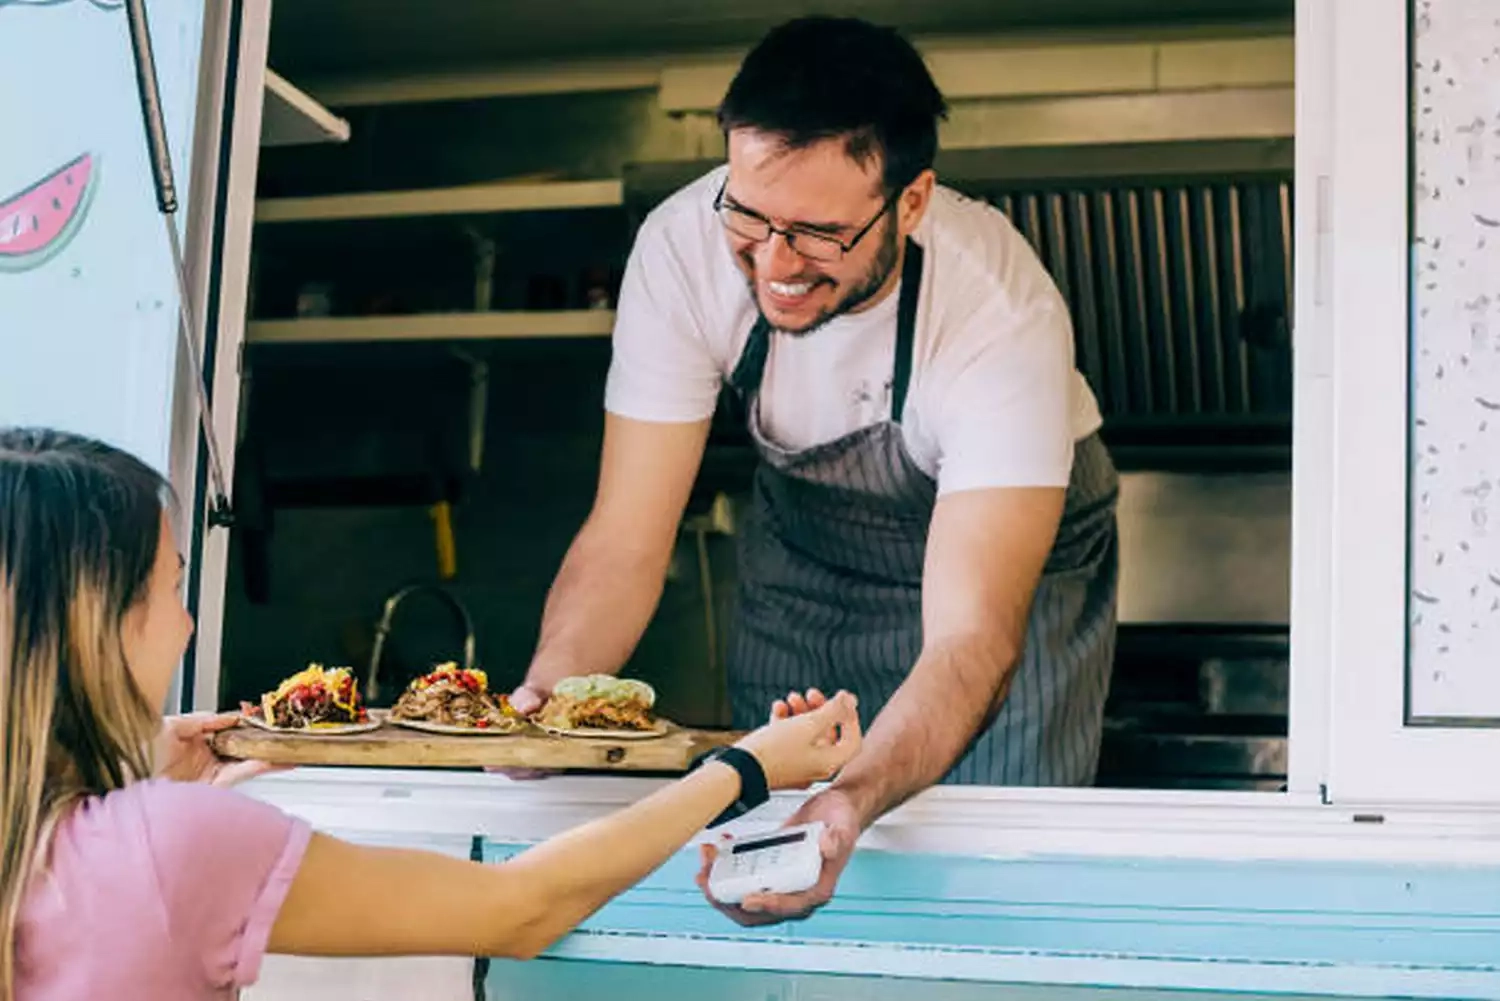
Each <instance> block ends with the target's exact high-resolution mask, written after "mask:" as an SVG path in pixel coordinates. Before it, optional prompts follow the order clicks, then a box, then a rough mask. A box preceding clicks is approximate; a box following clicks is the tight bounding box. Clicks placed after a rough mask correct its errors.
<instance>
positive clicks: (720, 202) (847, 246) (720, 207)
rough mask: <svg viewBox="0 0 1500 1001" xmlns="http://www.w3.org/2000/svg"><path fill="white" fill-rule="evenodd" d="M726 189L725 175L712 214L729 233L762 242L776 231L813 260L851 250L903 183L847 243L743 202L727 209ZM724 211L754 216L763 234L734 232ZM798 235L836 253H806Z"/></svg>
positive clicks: (886, 209) (888, 207)
mask: <svg viewBox="0 0 1500 1001" xmlns="http://www.w3.org/2000/svg"><path fill="white" fill-rule="evenodd" d="M728 188H729V180H728V178H725V180H724V183H722V184H720V185H719V193H718V194H716V195H714V214H715V215H717V216H718V217H719V221H720V222H721V223H722V224H723V226H724V228H725V229H727V230H729V232H731V233H733V234H734V235H735V236H737V237H739V238H740V239H742V240H750V241H752V242H754V243H763V242H765V241H766V240H769V239H770V238H771V237H772V235H774V234H776V233H780V234H781V235H782V236H783V237H784V238H785V239H786V242H787V246H789V247H791V248H792V249H793V250H795V251H796V252H797V253H799V254H801V255H802V256H803V257H807V258H809V259H811V260H814V261H834V260H842V259H843V258H844V257H845V256H846V255H847V254H848V253H849V252H850V251H851V250H853V249H854V248H855V247H856V246H858V245H859V241H861V240H863V239H864V238H865V236H866V235H868V234H869V232H870V230H872V229H874V228H875V224H876V223H877V222H879V221H880V220H881V219H883V218H885V214H886V213H887V212H889V211H890V210H891V206H892V205H895V204H896V200H897V199H898V198H900V197H901V194H902V192H904V191H905V190H906V188H907V185H902V186H901V187H899V188H897V189H896V191H895V193H894V194H892V195H891V196H890V197H889V198H887V199H886V200H885V201H884V202H882V203H881V205H880V211H878V212H876V213H875V215H874V216H873V217H872V218H871V219H870V221H869V222H867V223H865V224H864V225H863V226H861V227H860V229H859V232H857V233H855V234H854V236H852V237H850V239H849V242H848V243H845V242H844V241H843V240H840V239H839V238H838V237H836V236H834V235H832V234H831V233H814V232H812V231H810V230H805V229H797V228H796V225H795V224H794V225H793V226H789V227H781V226H778V225H776V224H775V223H773V222H772V221H771V220H769V219H767V218H766V217H765V216H763V215H761V214H760V213H759V212H756V211H754V210H753V209H748V208H746V207H745V206H743V205H735V206H733V207H732V208H728V207H726V206H725V204H724V195H725V193H726V192H727V191H728ZM726 210H727V211H730V212H735V213H738V214H739V215H743V216H748V217H750V218H751V219H754V220H755V221H756V222H759V223H760V224H761V225H763V226H765V227H766V235H765V236H759V237H755V236H746V235H745V234H744V233H741V232H739V231H737V230H736V229H735V228H734V227H733V226H731V225H730V224H729V221H728V220H727V219H725V218H724V214H725V212H726ZM798 237H806V238H808V239H809V240H820V241H822V242H824V243H828V244H831V245H832V246H834V247H837V248H838V250H839V253H838V256H837V257H818V256H816V255H815V254H809V253H807V252H806V251H804V250H801V249H799V248H798V246H797V238H798Z"/></svg>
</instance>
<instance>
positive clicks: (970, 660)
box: [834, 487, 1064, 827]
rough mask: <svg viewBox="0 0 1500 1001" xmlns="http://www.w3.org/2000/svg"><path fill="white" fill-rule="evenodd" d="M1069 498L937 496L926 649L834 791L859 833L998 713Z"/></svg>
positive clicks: (926, 589) (1051, 490) (936, 775)
mask: <svg viewBox="0 0 1500 1001" xmlns="http://www.w3.org/2000/svg"><path fill="white" fill-rule="evenodd" d="M1063 495H1064V492H1063V490H1062V489H1061V488H1055V487H1011V488H994V489H985V490H967V491H960V492H956V493H953V494H948V495H946V496H944V497H942V498H941V499H940V500H939V501H938V503H937V506H936V508H935V509H934V511H933V515H932V525H931V529H930V531H929V533H928V539H927V557H926V567H925V573H924V576H923V582H922V628H923V646H922V654H921V656H920V657H919V658H918V659H917V663H916V666H915V667H913V669H912V672H911V674H910V675H909V676H908V677H907V680H906V681H905V682H904V683H902V685H901V687H900V688H898V689H897V690H896V693H895V694H894V695H893V696H892V697H891V699H890V701H889V702H887V703H886V705H885V708H884V709H883V710H881V712H880V714H879V715H878V716H877V717H876V718H875V720H874V722H873V723H872V724H871V726H870V731H869V733H868V734H867V735H866V736H865V743H864V749H863V750H862V751H861V753H860V755H859V757H858V758H856V759H855V760H854V761H852V762H851V763H850V764H849V766H848V767H846V768H845V769H844V771H843V773H842V774H841V775H840V776H839V778H838V780H837V782H835V784H834V788H835V789H837V790H839V791H841V792H842V793H843V794H844V795H846V796H847V797H848V798H849V799H850V801H851V802H852V804H853V806H854V808H855V810H856V811H857V813H858V815H859V816H860V818H861V820H862V821H863V824H862V826H866V827H867V826H869V825H870V824H871V823H873V822H874V821H875V820H876V819H877V818H878V817H880V816H881V815H882V814H884V813H886V812H887V811H889V810H891V809H894V808H895V807H896V806H899V805H900V804H901V803H902V802H904V801H905V800H907V799H908V798H910V797H911V796H913V795H915V794H916V793H918V792H920V791H921V790H923V789H925V788H927V787H928V786H930V785H933V784H934V783H936V782H937V781H938V780H939V779H941V778H942V777H943V775H944V774H945V773H946V772H947V771H948V769H949V768H951V767H952V766H953V764H954V763H955V762H956V761H957V760H958V759H959V757H960V756H961V755H962V754H963V751H964V749H965V748H966V747H967V746H968V744H969V742H970V741H971V740H972V739H973V738H974V735H975V734H976V733H978V732H979V731H980V729H981V728H982V727H983V726H985V725H986V724H987V723H989V722H990V721H991V720H992V719H993V718H994V715H995V713H997V712H998V711H999V707H1000V704H1001V702H1002V701H1004V698H1005V695H1006V693H1007V691H1008V689H1009V685H1010V678H1011V674H1012V672H1013V671H1014V670H1015V667H1016V664H1017V661H1018V660H1019V658H1020V655H1021V650H1022V648H1023V646H1024V645H1025V641H1026V620H1027V617H1028V615H1029V614H1030V610H1031V601H1032V596H1033V595H1034V594H1035V592H1036V586H1037V582H1038V581H1039V580H1040V579H1041V575H1042V569H1043V567H1044V566H1045V565H1046V562H1047V555H1048V553H1049V552H1050V551H1051V549H1052V543H1053V540H1054V538H1055V537H1056V535H1057V527H1058V523H1059V521H1060V520H1061V517H1062V508H1063Z"/></svg>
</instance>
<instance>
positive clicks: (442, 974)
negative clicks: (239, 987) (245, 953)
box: [240, 830, 474, 1001]
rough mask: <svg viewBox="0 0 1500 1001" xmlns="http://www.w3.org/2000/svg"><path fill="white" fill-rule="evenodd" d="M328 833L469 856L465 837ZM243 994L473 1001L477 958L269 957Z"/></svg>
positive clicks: (284, 999)
mask: <svg viewBox="0 0 1500 1001" xmlns="http://www.w3.org/2000/svg"><path fill="white" fill-rule="evenodd" d="M327 833H329V834H332V835H334V836H335V837H339V838H342V839H344V840H346V841H353V842H355V843H357V844H362V845H381V846H384V847H392V848H415V849H420V850H422V851H430V852H438V853H440V854H443V855H448V856H451V857H453V858H468V857H469V856H470V846H471V842H470V839H469V838H463V837H438V836H432V837H424V836H421V835H407V836H404V837H403V836H401V835H396V834H389V833H379V832H366V831H345V830H330V831H328V832H327ZM240 996H241V998H242V999H243V1001H473V998H474V962H473V960H471V959H466V958H464V957H461V956H460V957H454V956H401V957H395V958H386V957H380V958H358V959H346V958H337V959H331V958H327V957H322V956H266V957H265V959H264V961H263V962H262V964H261V971H260V978H259V980H257V981H256V983H255V985H254V986H253V987H250V988H247V989H246V990H244V991H242V992H241V994H240Z"/></svg>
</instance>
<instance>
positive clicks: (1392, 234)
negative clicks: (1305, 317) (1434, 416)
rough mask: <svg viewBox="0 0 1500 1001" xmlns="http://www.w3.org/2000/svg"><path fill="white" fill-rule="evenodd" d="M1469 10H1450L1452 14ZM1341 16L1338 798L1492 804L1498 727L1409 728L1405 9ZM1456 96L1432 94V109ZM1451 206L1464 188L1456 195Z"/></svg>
mask: <svg viewBox="0 0 1500 1001" xmlns="http://www.w3.org/2000/svg"><path fill="white" fill-rule="evenodd" d="M1482 5H1483V4H1482V2H1475V3H1469V2H1466V3H1465V4H1464V5H1463V6H1469V7H1471V8H1473V9H1477V8H1478V7H1480V6H1482ZM1459 7H1460V5H1459V4H1457V3H1455V4H1449V5H1445V8H1446V10H1447V11H1449V12H1450V13H1451V12H1452V11H1454V10H1457V9H1459ZM1337 9H1338V15H1337V22H1338V23H1337V26H1336V30H1335V31H1334V37H1335V39H1336V41H1335V43H1334V44H1335V47H1336V55H1335V58H1334V65H1335V67H1336V71H1335V72H1336V86H1335V93H1334V105H1333V112H1334V113H1333V143H1334V149H1335V168H1334V177H1333V181H1332V206H1333V207H1332V212H1331V216H1330V219H1331V224H1332V225H1331V234H1332V239H1333V241H1334V250H1333V256H1332V267H1331V292H1332V297H1331V303H1332V308H1333V316H1334V322H1333V333H1334V358H1335V365H1334V393H1333V400H1334V407H1335V413H1334V421H1333V426H1334V429H1335V430H1334V435H1335V438H1334V447H1333V451H1332V457H1333V461H1332V469H1333V477H1334V501H1333V504H1334V507H1333V545H1332V552H1331V556H1332V560H1331V562H1332V567H1333V576H1332V602H1333V605H1332V611H1333V614H1332V629H1333V632H1332V654H1333V686H1332V690H1331V693H1330V706H1331V709H1332V718H1333V722H1332V732H1331V739H1330V766H1329V792H1330V795H1331V797H1332V798H1333V799H1334V801H1335V802H1338V803H1340V804H1354V803H1370V802H1380V803H1389V802H1403V801H1423V802H1449V803H1454V802H1457V803H1477V802H1486V803H1493V802H1496V801H1500V771H1496V770H1495V769H1493V768H1487V767H1484V765H1483V763H1485V762H1489V761H1495V760H1500V730H1495V729H1488V728H1483V727H1476V728H1468V729H1453V728H1442V727H1436V726H1410V725H1408V706H1407V703H1406V683H1407V671H1406V639H1407V634H1406V628H1405V626H1406V610H1407V600H1406V599H1407V577H1406V573H1407V559H1406V556H1407V552H1406V549H1407V546H1406V543H1407V533H1406V516H1407V492H1408V486H1409V481H1408V475H1407V473H1408V470H1407V463H1406V458H1407V439H1408V435H1409V431H1410V425H1409V420H1408V412H1407V407H1406V406H1405V405H1404V401H1405V400H1406V398H1407V392H1408V382H1407V374H1408V366H1407V357H1408V351H1409V349H1410V346H1411V345H1410V340H1409V336H1408V335H1409V322H1408V321H1409V317H1410V315H1411V314H1410V310H1409V305H1410V303H1409V299H1408V289H1409V287H1410V286H1411V279H1412V274H1411V263H1412V257H1413V255H1412V253H1411V250H1410V245H1409V243H1408V232H1407V218H1406V210H1407V204H1408V197H1409V194H1410V187H1409V183H1410V179H1409V176H1408V171H1407V164H1406V155H1407V141H1408V135H1409V132H1408V126H1409V118H1408V105H1407V100H1406V98H1407V91H1406V83H1407V68H1408V59H1407V44H1406V43H1407V17H1408V11H1407V5H1406V4H1405V3H1404V2H1402V0H1342V2H1340V3H1339V4H1338V8H1337ZM1428 16H1430V14H1429V15H1428ZM1445 65H1446V64H1445ZM1454 93H1455V88H1439V87H1434V92H1433V93H1432V94H1431V95H1427V94H1422V95H1420V99H1421V100H1422V101H1424V102H1441V101H1447V100H1453V99H1454ZM1442 197H1444V198H1460V199H1461V198H1463V197H1464V192H1463V191H1462V190H1460V189H1458V188H1448V189H1446V190H1444V191H1443V192H1442ZM1473 208H1474V209H1475V210H1477V209H1478V206H1477V205H1475V206H1473ZM1427 280H1428V279H1426V278H1425V277H1421V276H1419V277H1418V278H1417V281H1419V282H1420V281H1427ZM1416 361H1417V362H1418V364H1419V365H1420V364H1422V363H1425V362H1426V361H1427V359H1423V358H1421V357H1420V356H1419V357H1418V358H1417V359H1416ZM1444 381H1445V384H1446V383H1447V380H1446V379H1445V380H1444ZM1448 391H1449V392H1451V390H1448ZM1455 395H1456V396H1457V397H1459V398H1460V399H1462V397H1463V395H1464V394H1463V391H1462V390H1460V391H1458V392H1457V393H1456V394H1455ZM1470 399H1471V400H1472V396H1471V397H1470ZM1456 444H1457V443H1456V442H1455V443H1454V447H1455V449H1456ZM1439 458H1440V459H1442V460H1444V461H1447V460H1449V459H1457V458H1458V456H1457V455H1445V456H1439ZM1471 586H1472V585H1471ZM1464 624H1467V623H1466V622H1465V623H1464Z"/></svg>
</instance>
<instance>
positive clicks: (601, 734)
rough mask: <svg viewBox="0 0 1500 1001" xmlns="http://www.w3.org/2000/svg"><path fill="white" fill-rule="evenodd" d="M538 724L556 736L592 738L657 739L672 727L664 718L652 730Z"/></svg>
mask: <svg viewBox="0 0 1500 1001" xmlns="http://www.w3.org/2000/svg"><path fill="white" fill-rule="evenodd" d="M537 726H539V727H541V728H542V729H543V730H546V731H547V732H548V733H550V734H552V735H553V736H556V737H582V738H586V739H592V740H655V739H656V738H658V737H665V736H666V735H667V732H668V731H669V730H670V729H671V727H670V726H669V725H668V724H667V721H666V720H664V719H659V720H657V721H656V726H655V727H653V728H652V729H650V730H590V729H563V728H562V727H558V726H547V725H546V724H545V723H538V724H537Z"/></svg>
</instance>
